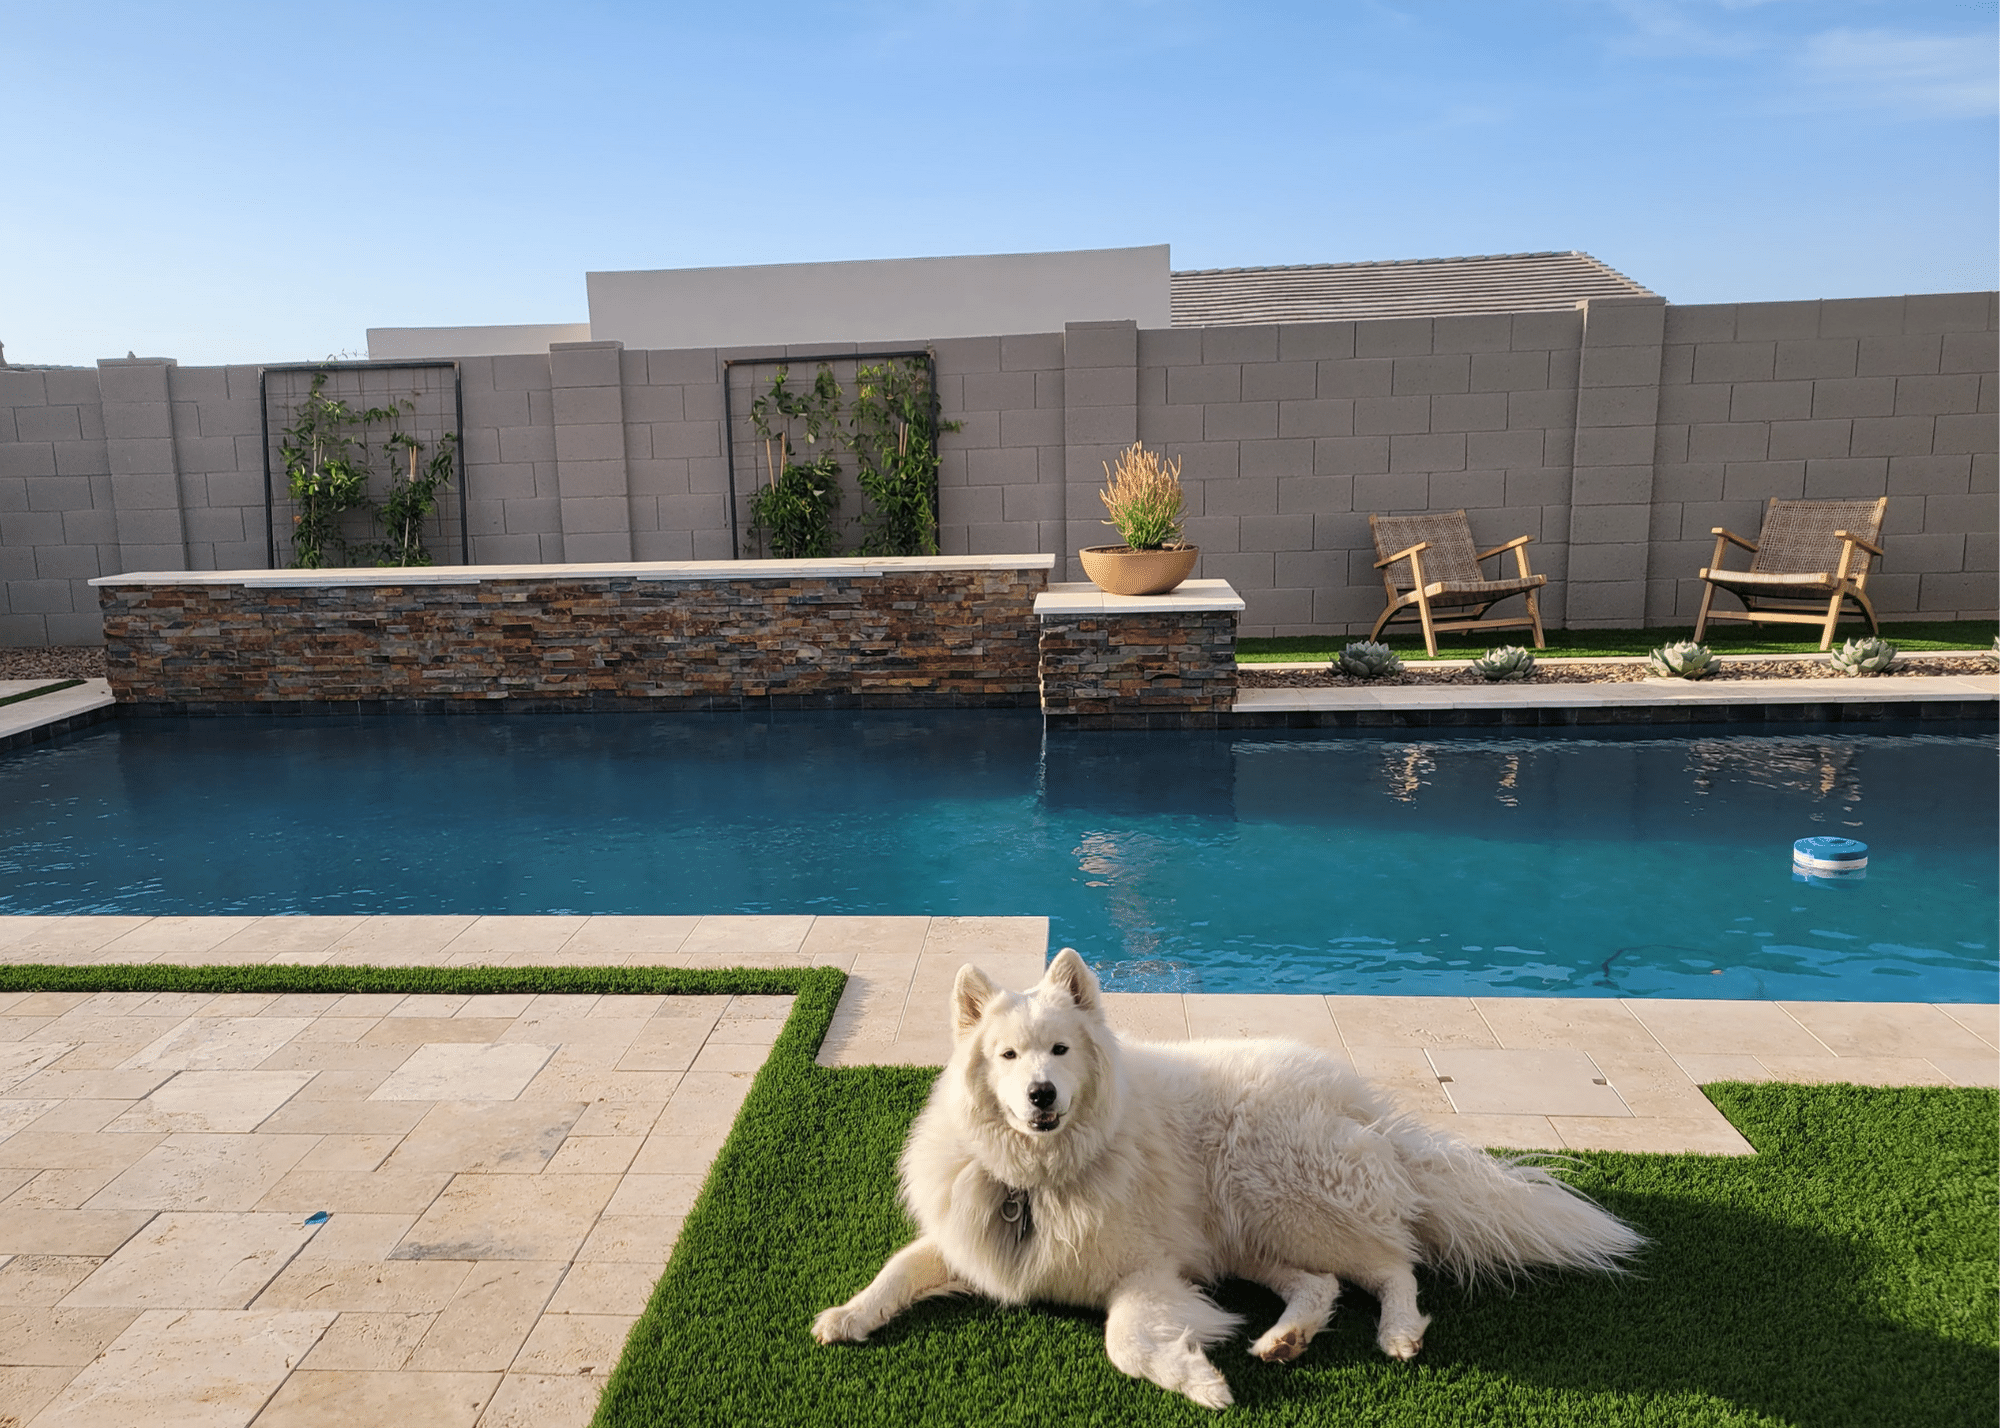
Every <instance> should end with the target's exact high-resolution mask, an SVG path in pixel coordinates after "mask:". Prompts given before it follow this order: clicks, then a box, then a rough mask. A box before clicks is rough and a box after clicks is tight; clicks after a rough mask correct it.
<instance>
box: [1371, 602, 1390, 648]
mask: <svg viewBox="0 0 2000 1428" xmlns="http://www.w3.org/2000/svg"><path fill="white" fill-rule="evenodd" d="M1395 613H1396V607H1395V606H1394V605H1391V606H1390V607H1389V608H1388V609H1386V610H1384V611H1383V612H1382V618H1381V619H1379V620H1377V621H1376V622H1375V628H1374V629H1372V630H1370V631H1369V632H1368V638H1369V640H1370V642H1373V641H1376V640H1379V639H1381V638H1382V627H1383V626H1384V625H1386V624H1388V623H1389V617H1390V616H1391V615H1393V614H1395Z"/></svg>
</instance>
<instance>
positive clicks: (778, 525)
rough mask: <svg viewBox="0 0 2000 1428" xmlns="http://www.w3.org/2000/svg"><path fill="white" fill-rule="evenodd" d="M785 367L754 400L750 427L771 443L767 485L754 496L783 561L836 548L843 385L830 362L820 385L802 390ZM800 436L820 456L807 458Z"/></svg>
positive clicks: (761, 526) (759, 530)
mask: <svg viewBox="0 0 2000 1428" xmlns="http://www.w3.org/2000/svg"><path fill="white" fill-rule="evenodd" d="M791 373H792V369H791V368H790V367H780V368H779V369H778V375H777V376H775V377H773V378H772V379H771V387H770V390H769V391H767V392H764V393H763V394H761V395H760V396H759V397H758V398H757V399H756V400H755V401H753V402H752V403H750V425H751V427H752V429H753V430H755V431H756V433H757V438H758V440H759V441H760V442H761V443H762V444H763V447H764V467H765V470H766V471H767V472H768V473H769V476H770V481H769V484H767V485H762V486H759V487H758V488H757V494H756V495H754V496H752V497H751V498H750V531H751V534H753V535H754V536H756V537H757V541H758V544H759V545H760V546H762V547H764V548H766V549H768V550H769V551H770V553H771V554H772V555H774V556H777V557H779V558H780V559H790V560H796V559H810V558H812V557H815V556H826V555H832V554H833V547H834V530H833V515H834V512H835V511H837V510H839V509H840V449H839V448H840V444H841V440H840V439H841V434H842V433H841V412H840V406H841V397H842V392H841V390H840V383H839V382H837V381H835V380H834V377H833V369H832V368H831V367H829V366H827V365H825V364H824V363H822V364H821V365H820V369H819V371H818V373H817V374H816V375H815V376H814V377H813V382H812V385H811V386H810V387H808V388H805V389H803V390H795V389H794V388H793V387H792V386H791V385H790V383H791ZM794 436H797V437H798V438H799V439H800V440H802V441H804V443H805V444H806V446H807V447H808V448H818V452H817V454H816V455H813V456H811V457H810V458H808V459H806V460H800V459H799V451H798V448H797V446H796V445H795V444H794V443H793V437H794Z"/></svg>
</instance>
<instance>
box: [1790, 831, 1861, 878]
mask: <svg viewBox="0 0 2000 1428" xmlns="http://www.w3.org/2000/svg"><path fill="white" fill-rule="evenodd" d="M1867 875H1868V845H1867V844H1866V843H1862V842H1859V841H1857V840H1856V839H1853V838H1801V839H1799V840H1798V842H1796V843H1794V844H1792V877H1793V879H1794V880H1795V881H1798V882H1826V883H1836V882H1838V883H1854V882H1860V881H1861V880H1862V879H1863V878H1865V877H1867Z"/></svg>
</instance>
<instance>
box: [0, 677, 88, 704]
mask: <svg viewBox="0 0 2000 1428" xmlns="http://www.w3.org/2000/svg"><path fill="white" fill-rule="evenodd" d="M81 683H83V681H82V680H80V679H59V680H57V681H56V682H55V683H54V684H44V685H42V686H41V687H40V688H39V689H24V690H22V691H21V692H20V693H19V694H9V695H5V696H0V704H19V703H20V702H21V701H22V700H23V699H33V698H36V697H37V696H38V695H43V694H56V693H59V692H61V691H62V690H65V689H74V688H76V687H77V686H78V685H79V684H81Z"/></svg>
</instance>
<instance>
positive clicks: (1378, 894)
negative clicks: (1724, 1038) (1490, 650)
mask: <svg viewBox="0 0 2000 1428" xmlns="http://www.w3.org/2000/svg"><path fill="white" fill-rule="evenodd" d="M1994 776H1995V747H1994V741H1993V740H1992V738H1991V737H1990V736H1963V737H1959V736H1935V735H1913V736H1894V735H1884V734H1872V735H1861V736H1852V735H1838V734H1823V735H1811V736H1797V737H1775V738H1772V737H1752V736H1745V737H1718V738H1696V739H1657V738H1636V739H1625V740H1597V739H1578V738H1575V737H1555V738H1526V739H1490V738H1445V739H1426V740H1423V741H1409V740H1402V739H1399V740H1395V741H1389V740H1383V739H1379V738H1357V737H1340V736H1333V735H1327V734H1323V733H1302V734H1259V735H1255V736H1245V735H1242V734H1226V733H1209V732H1187V733H1145V734H1138V733H1129V732H1119V733H1052V734H1047V735H1045V734H1044V732H1043V729H1042V725H1041V721H1040V718H1039V716H1038V715H1036V714H1033V713H1015V712H999V711H995V712H976V711H964V712H957V711H953V712H934V713H924V714H896V713H879V712H870V713H865V714H771V715H760V716H754V717H753V716H742V717H736V716H689V715H668V716H650V715H603V714H599V715H580V716H574V717H572V716H534V717H511V718H510V717H497V716H495V717H489V716H462V717H428V718H426V717H420V716H418V717H401V716H388V717H374V718H365V719H348V720H332V719H207V720H150V719H141V720H126V721H120V722H118V723H114V724H110V725H104V726H100V727H98V728H96V729H93V730H88V731H85V732H83V733H81V734H78V735H76V736H72V737H69V738H66V739H64V740H62V741H60V742H58V743H55V744H51V745H43V746H38V747H35V748H31V749H28V750H23V751H20V752H18V753H15V754H12V755H9V756H6V757H5V758H0V912H14V913H21V912H32V913H59V912H139V913H153V914H167V913H183V914H185V913H208V914H218V913H267V914H268V913H303V912H467V913H548V912H595V913H689V912H795V913H796V912H820V913H848V914H854V913H906V914H910V913H929V914H939V915H952V914H958V915H971V914H986V915H996V914H997V915H1039V914H1045V915H1047V916H1049V917H1050V919H1051V934H1050V935H1051V937H1052V939H1053V940H1054V941H1055V943H1056V945H1063V944H1071V945H1074V946H1076V947H1078V948H1079V949H1080V950H1081V951H1083V953H1084V954H1085V955H1086V956H1087V957H1088V958H1089V959H1090V960H1091V961H1092V963H1093V964H1094V965H1095V966H1097V967H1098V968H1099V970H1100V971H1101V972H1103V973H1104V974H1105V976H1106V977H1107V979H1108V981H1109V982H1110V984H1111V985H1112V986H1114V987H1116V988H1120V989H1124V990H1194V989H1201V990H1208V991H1291V992H1307V991H1337V992H1361V993H1376V994H1394V993H1419V994H1440V993H1455V994H1471V993H1478V994H1485V995H1492V994H1520V995H1536V994H1543V995H1546V994H1561V995H1569V996H1707V997H1785V998H1800V999H1843V1000H1870V1001H1918V1000H1923V1001H1990V1000H1992V998H1993V995H1994V989H1995V977H1996V957H1995V945H1996V937H1995V926H1994V924H1995V907H1996V899H2000V886H1997V885H1996V884H2000V875H1996V845H1997V844H2000V830H1996V811H1995V799H1994ZM1825 833H1832V834H1842V835H1847V836H1852V837H1858V838H1861V839H1864V840H1865V841H1867V842H1868V843H1870V844H1871V845H1872V848H1873V850H1874V851H1873V857H1872V860H1871V862H1870V865H1869V869H1868V874H1867V877H1866V879H1865V880H1864V881H1862V882H1859V883H1855V884H1851V885H1844V886H1816V885H1807V884H1801V883H1797V882H1794V881H1793V877H1792V873H1791V864H1790V849H1791V844H1792V841H1793V840H1794V839H1796V838H1800V837H1805V836H1808V835H1813V834H1825Z"/></svg>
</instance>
